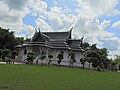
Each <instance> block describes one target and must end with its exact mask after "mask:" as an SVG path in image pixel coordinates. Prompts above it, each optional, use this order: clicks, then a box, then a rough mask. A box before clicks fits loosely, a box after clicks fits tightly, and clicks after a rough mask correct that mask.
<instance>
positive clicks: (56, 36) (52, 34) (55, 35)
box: [42, 32, 69, 40]
mask: <svg viewBox="0 0 120 90" xmlns="http://www.w3.org/2000/svg"><path fill="white" fill-rule="evenodd" d="M42 33H43V34H45V35H46V36H48V37H50V39H57V40H66V39H67V38H68V36H69V32H42Z"/></svg>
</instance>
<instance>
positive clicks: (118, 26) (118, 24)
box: [112, 20, 120, 28]
mask: <svg viewBox="0 0 120 90" xmlns="http://www.w3.org/2000/svg"><path fill="white" fill-rule="evenodd" d="M112 28H120V20H119V21H117V22H115V23H114V24H113V25H112Z"/></svg>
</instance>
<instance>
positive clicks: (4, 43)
mask: <svg viewBox="0 0 120 90" xmlns="http://www.w3.org/2000/svg"><path fill="white" fill-rule="evenodd" d="M14 46H15V37H14V32H12V31H10V30H9V29H3V28H1V27H0V48H1V49H4V48H7V49H10V50H13V49H14Z"/></svg>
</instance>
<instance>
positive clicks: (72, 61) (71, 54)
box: [69, 52, 76, 67]
mask: <svg viewBox="0 0 120 90" xmlns="http://www.w3.org/2000/svg"><path fill="white" fill-rule="evenodd" d="M69 57H70V67H73V63H75V62H76V60H75V53H73V52H71V53H69Z"/></svg>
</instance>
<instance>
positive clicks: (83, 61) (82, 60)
mask: <svg viewBox="0 0 120 90" xmlns="http://www.w3.org/2000/svg"><path fill="white" fill-rule="evenodd" d="M80 62H81V64H82V68H83V69H84V68H85V62H86V60H85V58H81V59H80Z"/></svg>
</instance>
